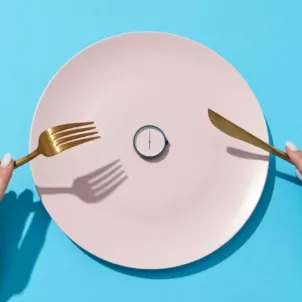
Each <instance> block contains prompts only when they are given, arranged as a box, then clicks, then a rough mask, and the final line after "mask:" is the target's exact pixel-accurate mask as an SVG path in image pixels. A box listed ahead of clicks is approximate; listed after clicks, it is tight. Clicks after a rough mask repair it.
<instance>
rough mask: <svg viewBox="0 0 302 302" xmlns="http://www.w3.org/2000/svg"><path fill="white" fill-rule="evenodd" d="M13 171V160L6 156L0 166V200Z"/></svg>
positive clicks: (8, 155)
mask: <svg viewBox="0 0 302 302" xmlns="http://www.w3.org/2000/svg"><path fill="white" fill-rule="evenodd" d="M13 170H14V162H13V158H12V156H11V155H10V154H6V155H4V157H3V160H2V161H1V164H0V200H1V199H2V197H3V195H4V193H5V191H6V188H7V186H8V183H9V181H10V179H11V177H12V174H13Z"/></svg>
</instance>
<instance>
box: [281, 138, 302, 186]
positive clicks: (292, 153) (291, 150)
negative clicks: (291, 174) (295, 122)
mask: <svg viewBox="0 0 302 302" xmlns="http://www.w3.org/2000/svg"><path fill="white" fill-rule="evenodd" d="M285 145H286V153H287V155H288V156H289V158H290V160H291V161H292V163H293V164H294V165H295V166H296V168H297V169H296V175H297V177H298V178H299V179H300V180H301V181H302V151H300V150H299V149H298V148H297V147H296V146H295V145H294V144H293V143H291V142H286V144H285Z"/></svg>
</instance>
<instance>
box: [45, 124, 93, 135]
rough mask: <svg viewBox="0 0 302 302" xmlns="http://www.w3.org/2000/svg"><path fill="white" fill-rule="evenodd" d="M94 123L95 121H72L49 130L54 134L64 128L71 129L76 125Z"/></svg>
mask: <svg viewBox="0 0 302 302" xmlns="http://www.w3.org/2000/svg"><path fill="white" fill-rule="evenodd" d="M93 123H94V122H85V123H71V124H64V125H58V126H55V127H51V128H49V129H48V132H49V133H50V134H54V133H56V132H59V131H63V130H67V129H71V128H75V127H82V126H87V125H91V124H93Z"/></svg>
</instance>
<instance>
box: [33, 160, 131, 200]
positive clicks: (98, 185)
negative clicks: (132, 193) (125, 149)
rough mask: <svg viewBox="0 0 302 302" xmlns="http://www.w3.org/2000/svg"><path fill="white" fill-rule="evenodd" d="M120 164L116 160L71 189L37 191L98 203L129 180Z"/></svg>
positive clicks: (74, 184)
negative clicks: (73, 196)
mask: <svg viewBox="0 0 302 302" xmlns="http://www.w3.org/2000/svg"><path fill="white" fill-rule="evenodd" d="M118 163H119V160H115V161H113V162H111V163H110V164H108V165H106V166H104V167H101V168H99V169H97V170H95V171H93V172H91V173H89V174H87V175H84V176H80V177H78V178H76V179H75V180H74V181H73V184H72V187H71V188H63V187H62V188H46V187H39V186H37V189H38V191H39V193H40V194H41V195H45V194H73V195H75V196H77V197H78V198H80V199H81V200H83V201H85V202H87V203H94V202H98V201H101V200H103V199H105V198H106V197H107V196H109V195H110V194H111V193H113V192H114V191H115V190H116V189H117V188H118V187H119V186H120V185H121V184H122V183H123V182H124V181H125V180H126V179H127V178H128V177H127V176H126V175H125V171H124V170H122V165H121V164H118Z"/></svg>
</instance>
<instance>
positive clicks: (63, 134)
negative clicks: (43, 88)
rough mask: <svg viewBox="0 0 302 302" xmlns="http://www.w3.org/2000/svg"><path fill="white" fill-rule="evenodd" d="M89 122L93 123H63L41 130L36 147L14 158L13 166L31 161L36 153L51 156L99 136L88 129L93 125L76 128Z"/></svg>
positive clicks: (91, 128)
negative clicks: (20, 156)
mask: <svg viewBox="0 0 302 302" xmlns="http://www.w3.org/2000/svg"><path fill="white" fill-rule="evenodd" d="M91 124H93V122H86V123H72V124H64V125H59V126H55V127H51V128H49V129H47V130H45V131H43V132H42V133H41V134H40V137H39V144H38V147H37V149H36V150H35V151H33V152H31V153H30V154H28V155H26V156H24V157H22V158H20V159H18V160H16V161H15V162H14V164H15V168H18V167H20V166H22V165H24V164H26V163H27V162H29V161H31V160H32V159H34V158H35V157H37V156H38V155H44V156H47V157H51V156H54V155H57V154H58V153H60V152H62V151H65V150H67V149H70V148H72V147H75V146H78V145H81V144H84V143H87V142H89V141H92V140H95V139H98V138H100V136H94V135H95V134H97V133H98V132H96V131H92V132H91V131H89V130H93V129H95V127H85V128H78V127H82V126H87V125H91ZM65 130H68V131H65ZM81 132H83V133H81ZM78 133H80V134H78ZM73 134H76V135H73ZM83 137H87V138H83Z"/></svg>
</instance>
